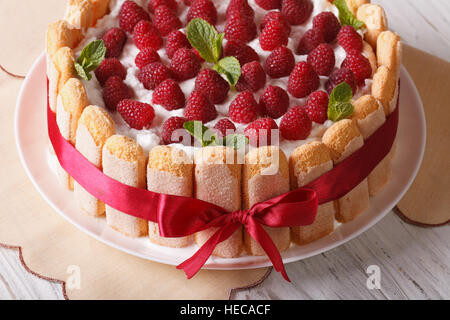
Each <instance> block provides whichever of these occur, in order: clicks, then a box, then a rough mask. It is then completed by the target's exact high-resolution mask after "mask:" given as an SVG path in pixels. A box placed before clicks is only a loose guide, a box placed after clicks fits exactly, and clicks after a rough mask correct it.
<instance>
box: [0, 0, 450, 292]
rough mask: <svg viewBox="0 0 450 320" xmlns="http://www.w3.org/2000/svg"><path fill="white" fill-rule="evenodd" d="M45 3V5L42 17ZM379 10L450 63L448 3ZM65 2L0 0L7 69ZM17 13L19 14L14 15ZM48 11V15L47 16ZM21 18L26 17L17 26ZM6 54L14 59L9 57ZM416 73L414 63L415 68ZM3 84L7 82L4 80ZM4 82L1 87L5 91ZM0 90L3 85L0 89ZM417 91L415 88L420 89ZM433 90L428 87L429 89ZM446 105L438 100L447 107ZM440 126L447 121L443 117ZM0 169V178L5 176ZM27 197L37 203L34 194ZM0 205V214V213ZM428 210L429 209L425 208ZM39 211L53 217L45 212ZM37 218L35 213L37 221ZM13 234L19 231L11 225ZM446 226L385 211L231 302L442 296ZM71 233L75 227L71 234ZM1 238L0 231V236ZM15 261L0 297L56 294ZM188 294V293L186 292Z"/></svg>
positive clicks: (406, 1)
mask: <svg viewBox="0 0 450 320" xmlns="http://www.w3.org/2000/svg"><path fill="white" fill-rule="evenodd" d="M43 2H45V3H46V4H48V5H49V6H51V7H52V8H53V9H52V10H50V11H49V13H48V14H45V15H44V14H42V10H41V6H42V3H43ZM372 2H374V3H379V4H381V5H382V6H383V7H384V8H385V10H386V13H387V16H388V19H389V27H390V28H391V29H392V30H394V31H396V32H397V33H399V34H400V35H401V37H402V38H403V40H404V42H405V43H406V44H408V45H410V46H414V47H417V48H419V49H421V50H423V51H426V52H429V53H430V54H433V55H435V56H438V57H440V58H442V59H444V60H447V61H450V51H449V50H448V48H449V47H450V23H449V12H450V1H448V0H432V1H430V0H395V1H392V0H373V1H372ZM64 7H65V1H61V0H41V1H35V0H23V1H11V0H0V16H2V17H14V19H8V18H6V19H0V36H1V37H2V39H3V43H7V45H5V46H4V47H3V49H2V51H1V52H0V63H1V64H2V65H3V66H4V67H6V68H7V69H8V70H9V71H11V72H13V73H17V74H25V73H26V71H27V70H28V69H29V67H30V66H31V64H32V62H33V61H34V60H35V58H36V57H37V56H38V55H39V54H40V52H42V51H43V49H44V37H45V28H46V25H47V24H48V22H49V21H54V20H56V19H58V18H61V17H62V16H63V14H64ZM19 13H20V15H21V18H20V19H19V18H18V17H17V16H18V14H19ZM50 16H51V17H50ZM23 21H27V24H26V28H23V26H24V24H23ZM21 28H23V31H22V33H23V34H24V35H29V36H23V37H20V36H17V35H16V33H11V32H10V30H11V29H14V30H17V29H21ZM12 57H14V59H12ZM417 70H418V72H419V74H420V68H419V67H418V68H417ZM11 81H12V82H14V83H13V85H11ZM6 84H8V85H9V87H8V90H6V86H5V85H6ZM20 84H21V80H19V79H12V80H11V78H9V77H7V76H6V75H4V74H0V96H1V97H2V103H3V105H4V106H5V108H6V109H8V110H10V112H5V113H2V114H0V122H1V123H2V139H1V141H0V145H1V146H2V147H4V149H5V150H8V152H6V153H4V154H3V163H5V164H6V163H7V164H9V165H8V170H13V171H14V172H20V174H19V175H22V176H24V175H25V173H24V172H23V169H22V168H21V165H20V162H19V160H18V156H17V152H16V151H15V146H14V131H13V122H12V121H11V119H12V118H11V117H12V114H13V112H12V111H13V109H14V102H15V99H16V97H17V93H18V89H19V86H20ZM2 87H3V88H5V89H4V90H2ZM420 89H421V88H419V90H420ZM432 90H434V88H432ZM447 105H448V103H447V104H445V105H444V107H445V106H447ZM447 124H448V122H447ZM5 168H6V167H0V175H1V176H3V174H5V173H6V171H5V170H6V169H5ZM23 178H24V179H17V184H15V185H14V187H13V191H14V192H17V193H19V192H22V190H23V189H24V188H33V187H32V186H31V183H30V182H29V181H28V180H27V179H25V177H23ZM10 189H11V187H10V186H7V185H6V184H1V183H0V199H1V200H2V201H3V203H8V202H10V199H8V198H6V197H5V196H2V195H6V191H7V190H10ZM32 198H33V199H29V200H33V201H42V202H44V200H42V199H40V196H39V194H38V193H37V192H33V194H32ZM23 209H27V205H26V203H17V204H16V208H13V207H10V208H9V209H6V208H3V209H0V216H1V215H2V214H7V213H8V214H14V213H16V212H19V211H20V210H23ZM2 210H3V211H2ZM430 210H433V209H432V208H431V209H430ZM48 211H49V212H46V213H43V215H44V216H48V215H50V214H53V212H51V209H48ZM40 217H42V215H41V216H38V217H36V219H39V218H40ZM17 231H18V232H20V231H23V228H22V227H21V226H17ZM449 231H450V230H449V227H448V226H444V227H439V228H433V229H422V228H417V227H414V226H410V225H407V224H405V223H404V222H403V221H401V220H400V219H399V218H398V217H396V216H394V215H393V214H389V215H388V216H387V217H386V218H385V219H383V220H382V221H381V222H380V223H379V224H377V225H376V226H375V227H373V228H372V229H371V230H369V231H368V232H366V233H364V234H363V235H361V236H360V237H358V238H356V239H354V240H352V241H351V242H349V243H347V244H345V245H343V246H341V247H339V248H336V249H334V250H332V251H329V252H328V253H325V254H322V255H319V256H316V257H313V258H310V259H307V260H304V261H300V262H296V263H292V264H289V265H288V266H287V269H288V272H289V274H290V276H291V278H292V280H293V282H292V284H288V283H285V282H284V281H282V279H281V278H280V276H279V275H278V274H277V273H276V272H273V273H272V274H271V275H270V277H269V278H268V280H267V281H265V282H264V283H263V284H261V285H260V286H258V287H257V288H254V289H250V290H244V291H237V292H235V293H234V294H233V297H232V298H235V299H258V298H261V299H333V298H335V299H340V298H341V299H346V298H358V299H442V298H445V299H450V292H449V290H450V280H449V279H450V269H449V264H450V263H449V262H450V253H449V248H448V243H449V240H450V238H449V235H450V232H449ZM72 232H77V231H72ZM0 240H1V235H0ZM373 264H376V265H378V266H380V269H381V276H382V278H381V290H368V289H367V287H366V281H367V274H366V272H365V271H366V269H367V267H368V266H369V265H373ZM42 282H45V281H44V280H40V279H35V277H34V276H32V275H30V274H29V273H27V272H26V271H25V270H24V269H23V268H22V266H21V264H20V261H19V260H18V259H17V255H16V253H15V252H14V251H13V250H7V249H0V300H1V299H43V298H48V299H63V296H62V293H61V292H60V291H59V289H58V288H57V286H55V285H54V284H43V283H42ZM192 298H195V297H192Z"/></svg>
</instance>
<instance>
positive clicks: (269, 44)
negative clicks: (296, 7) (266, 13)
mask: <svg viewBox="0 0 450 320" xmlns="http://www.w3.org/2000/svg"><path fill="white" fill-rule="evenodd" d="M288 41H289V36H288V34H287V33H286V30H285V28H284V27H283V25H282V23H281V22H279V21H277V20H272V21H269V22H268V23H267V24H266V26H265V27H264V29H263V30H262V32H261V34H260V36H259V44H260V45H261V48H262V49H263V50H267V51H271V50H274V49H275V48H277V47H279V46H285V45H287V44H288Z"/></svg>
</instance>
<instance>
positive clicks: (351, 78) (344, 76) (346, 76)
mask: <svg viewBox="0 0 450 320" xmlns="http://www.w3.org/2000/svg"><path fill="white" fill-rule="evenodd" d="M342 82H346V83H347V84H348V85H349V86H350V87H351V88H352V91H353V94H355V93H356V79H355V75H354V74H353V72H352V71H351V70H350V69H346V68H341V69H338V70H336V71H334V72H333V73H332V74H331V76H330V78H329V79H328V81H327V83H326V85H325V88H326V89H327V92H328V94H331V92H332V91H333V89H334V88H335V87H336V86H337V85H338V84H341V83H342Z"/></svg>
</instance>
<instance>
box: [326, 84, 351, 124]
mask: <svg viewBox="0 0 450 320" xmlns="http://www.w3.org/2000/svg"><path fill="white" fill-rule="evenodd" d="M352 98H353V93H352V87H350V86H349V85H348V84H347V83H346V82H342V83H341V84H339V85H338V86H336V87H335V88H334V89H333V91H332V92H331V94H330V101H329V103H328V119H330V120H332V121H335V122H336V121H339V120H342V119H345V118H348V117H350V116H351V115H352V114H353V111H354V107H353V105H352V103H351V101H352Z"/></svg>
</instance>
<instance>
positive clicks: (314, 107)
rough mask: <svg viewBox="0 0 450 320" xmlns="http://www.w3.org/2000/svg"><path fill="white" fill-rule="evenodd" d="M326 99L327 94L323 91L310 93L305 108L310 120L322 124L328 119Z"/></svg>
mask: <svg viewBox="0 0 450 320" xmlns="http://www.w3.org/2000/svg"><path fill="white" fill-rule="evenodd" d="M328 101H329V99H328V94H327V93H326V92H325V91H315V92H313V93H311V95H310V96H309V98H308V101H306V104H305V109H306V112H307V113H308V115H309V118H310V119H311V120H312V121H314V122H317V123H320V124H323V123H324V122H325V121H327V120H328Z"/></svg>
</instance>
